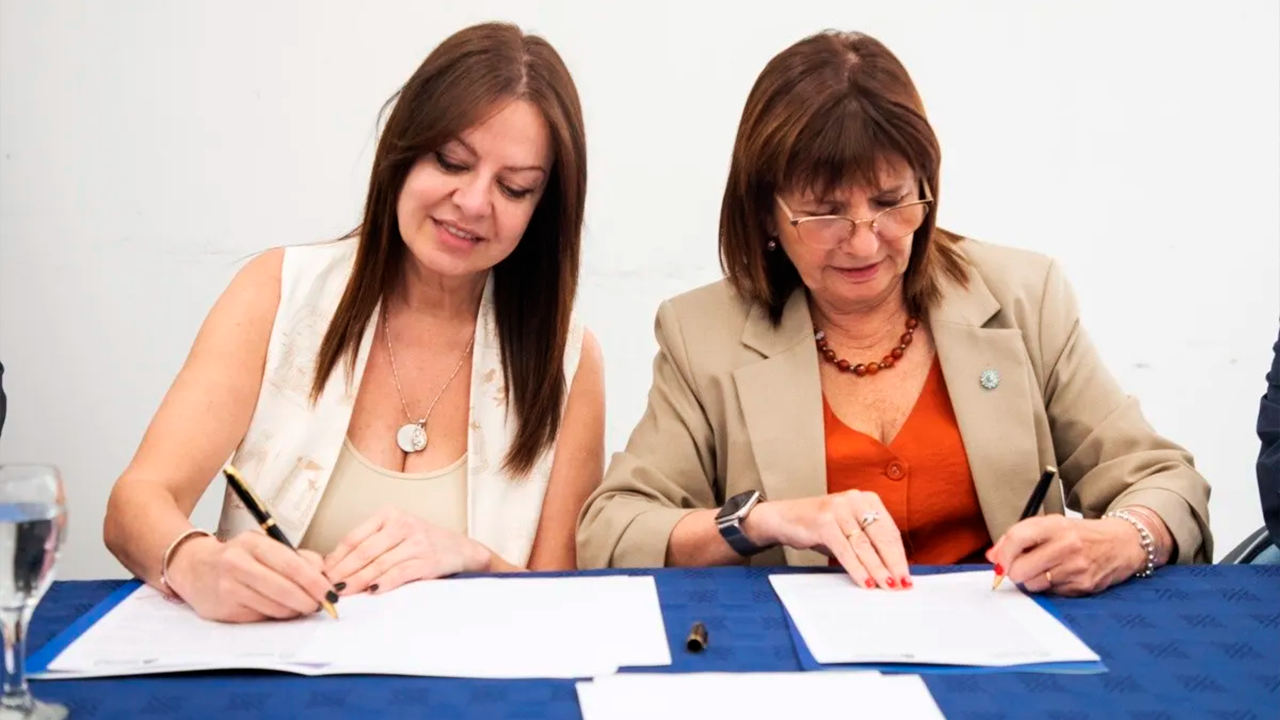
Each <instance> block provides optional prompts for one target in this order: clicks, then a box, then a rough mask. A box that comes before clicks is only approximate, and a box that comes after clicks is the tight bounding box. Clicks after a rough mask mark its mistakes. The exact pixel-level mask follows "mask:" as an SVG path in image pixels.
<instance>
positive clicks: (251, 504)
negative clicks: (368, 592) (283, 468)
mask: <svg viewBox="0 0 1280 720" xmlns="http://www.w3.org/2000/svg"><path fill="white" fill-rule="evenodd" d="M222 474H223V475H224V476H225V477H226V478H227V484H228V485H230V486H231V490H232V491H233V492H234V493H235V494H236V497H238V498H240V502H242V503H244V506H245V507H246V508H247V509H248V510H249V513H250V514H251V515H253V519H254V520H256V521H257V522H258V525H259V526H261V527H262V531H263V532H265V533H266V534H267V536H268V537H270V538H271V539H273V540H275V541H277V542H279V543H282V544H283V545H284V546H285V547H287V548H289V549H290V550H293V551H294V552H297V551H298V549H297V548H295V547H294V546H293V543H291V542H289V538H288V537H287V536H285V534H284V531H283V530H281V529H280V526H279V525H278V524H276V519H275V518H274V517H272V516H271V512H270V511H268V510H267V506H266V505H265V504H264V503H263V502H262V501H261V500H259V499H258V496H257V495H256V494H255V493H254V492H253V489H252V488H250V487H249V484H248V483H246V482H245V481H244V478H242V477H241V476H240V471H238V470H236V469H235V467H233V466H231V465H227V466H226V467H224V468H222ZM337 600H338V593H337V592H336V591H334V590H333V589H332V588H331V589H330V590H329V592H328V593H326V594H325V597H323V598H320V606H321V607H323V608H324V611H325V612H327V613H329V615H330V616H331V617H332V618H333V619H335V620H336V619H338V610H337V609H336V608H335V607H334V606H333V603H335V602H337Z"/></svg>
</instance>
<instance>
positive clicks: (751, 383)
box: [733, 291, 827, 565]
mask: <svg viewBox="0 0 1280 720" xmlns="http://www.w3.org/2000/svg"><path fill="white" fill-rule="evenodd" d="M742 342H743V344H744V345H746V346H747V347H749V348H751V349H753V350H755V351H756V352H759V353H760V354H761V355H763V356H764V357H763V359H762V360H760V361H759V362H756V363H751V364H749V365H745V366H743V367H741V368H739V369H738V370H736V371H735V372H734V374H733V379H734V384H735V386H736V387H737V389H738V397H739V399H740V401H741V403H742V414H743V418H744V420H745V423H746V426H747V434H748V435H749V437H750V440H751V450H752V453H753V454H754V455H755V460H756V467H757V469H758V470H759V472H760V483H761V485H762V486H763V488H764V495H765V498H767V499H769V500H788V499H794V498H803V497H813V496H817V495H824V494H826V492H827V466H826V448H825V445H824V443H825V431H824V429H823V423H822V387H821V382H820V380H819V377H818V359H817V358H818V355H817V350H816V349H815V347H814V345H813V323H812V320H811V319H810V315H809V306H808V304H807V303H806V301H805V294H804V293H803V292H801V291H797V292H795V293H794V294H793V295H792V296H791V299H790V300H789V301H788V302H787V305H786V307H785V309H784V310H783V315H782V322H781V323H780V325H779V326H778V327H774V326H773V325H772V323H770V322H769V319H768V316H767V315H766V314H765V313H764V312H763V311H761V310H759V309H755V310H753V311H752V313H751V315H750V316H749V317H748V318H747V325H746V328H745V330H744V331H743V336H742ZM783 553H784V554H785V556H786V559H787V563H788V564H789V565H825V564H826V562H827V559H826V557H825V556H823V555H822V554H820V553H817V552H814V551H810V550H795V549H792V548H784V549H783Z"/></svg>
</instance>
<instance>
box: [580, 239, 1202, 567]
mask: <svg viewBox="0 0 1280 720" xmlns="http://www.w3.org/2000/svg"><path fill="white" fill-rule="evenodd" d="M960 247H961V249H962V251H963V252H964V253H965V255H966V256H967V257H968V258H969V261H970V262H971V263H972V271H971V272H970V280H969V284H968V287H967V288H962V287H960V286H958V285H955V284H948V285H945V286H944V288H943V290H944V292H943V297H942V300H941V301H940V302H939V303H938V305H937V306H936V307H934V308H932V309H931V310H930V312H929V323H930V325H929V326H930V329H931V331H932V332H933V338H934V343H935V345H936V348H937V353H938V358H939V360H940V363H941V365H942V372H943V376H944V377H945V378H946V383H947V389H948V392H949V393H950V397H951V403H952V405H953V406H954V408H955V414H956V419H957V421H958V423H959V426H960V433H961V436H962V437H963V439H964V446H965V451H966V453H967V454H968V457H969V466H970V470H971V471H972V474H973V481H974V485H975V486H976V489H977V494H978V499H979V502H980V504H981V507H982V514H983V518H984V519H985V520H986V524H987V529H988V531H989V532H990V533H991V537H992V538H998V537H1000V536H1001V535H1002V534H1003V533H1004V531H1005V530H1006V529H1008V528H1009V527H1010V526H1011V525H1013V524H1014V523H1015V522H1017V521H1018V516H1019V514H1020V513H1021V512H1022V508H1023V506H1024V505H1025V504H1026V502H1027V498H1028V497H1029V496H1030V494H1031V489H1032V486H1033V485H1034V484H1035V482H1036V480H1037V479H1038V477H1039V475H1040V470H1041V469H1042V468H1043V466H1044V465H1046V464H1053V465H1056V466H1057V467H1058V469H1059V477H1060V479H1059V480H1057V481H1056V483H1055V484H1056V487H1055V488H1052V489H1051V490H1050V492H1049V495H1048V499H1047V500H1046V502H1045V511H1046V512H1050V513H1062V512H1063V499H1064V498H1065V500H1066V504H1067V505H1069V506H1070V507H1071V508H1072V509H1073V510H1077V511H1078V512H1080V513H1082V514H1083V515H1084V516H1085V517H1091V518H1092V517H1099V516H1100V515H1102V514H1103V513H1105V512H1106V511H1107V510H1109V509H1113V508H1118V507H1121V506H1125V505H1145V506H1147V507H1149V508H1151V509H1152V510H1154V511H1156V512H1157V513H1159V514H1160V516H1161V518H1163V519H1164V521H1165V523H1166V524H1167V525H1168V526H1169V530H1170V531H1171V533H1172V534H1173V536H1174V538H1175V539H1176V541H1177V544H1178V549H1179V554H1178V562H1180V563H1190V562H1209V561H1211V559H1212V553H1213V547H1212V539H1211V536H1210V531H1209V485H1208V483H1207V482H1206V481H1205V479H1204V478H1203V477H1201V475H1200V474H1199V473H1198V472H1196V470H1195V467H1194V464H1193V460H1192V457H1191V455H1190V454H1189V453H1187V451H1185V450H1184V449H1182V448H1181V447H1179V446H1178V445H1175V444H1174V443H1172V442H1170V441H1169V440H1167V439H1165V438H1163V437H1161V436H1160V435H1157V434H1156V433H1155V431H1154V430H1153V429H1152V428H1151V426H1150V425H1149V424H1148V423H1147V421H1146V420H1145V419H1144V417H1143V415H1142V413H1141V411H1140V410H1139V407H1138V401H1137V400H1136V399H1134V398H1132V397H1129V396H1127V395H1125V393H1124V392H1123V391H1122V390H1121V388H1120V387H1119V385H1118V384H1117V383H1116V381H1115V379H1114V378H1113V377H1112V376H1111V375H1110V374H1109V373H1108V372H1107V369H1106V368H1105V367H1103V365H1102V362H1101V360H1100V359H1099V357H1098V353H1097V351H1096V350H1095V349H1094V347H1093V345H1092V344H1091V342H1090V340H1089V337H1088V335H1087V334H1086V333H1085V330H1084V328H1083V327H1081V325H1080V317H1079V312H1078V308H1077V305H1076V300H1075V296H1074V294H1073V292H1072V289H1071V287H1070V285H1069V283H1068V282H1067V279H1066V277H1065V276H1064V275H1063V273H1062V271H1061V269H1060V268H1059V267H1058V266H1057V264H1056V263H1054V262H1053V261H1052V260H1050V259H1049V258H1047V257H1044V256H1042V255H1038V254H1035V253H1031V252H1027V251H1023V250H1016V249H1012V248H1005V247H999V246H996V245H990V244H983V243H979V242H977V241H974V240H964V241H962V242H961V245H960ZM656 333H657V339H658V347H659V350H658V355H657V358H656V360H655V361H654V366H653V385H652V387H651V389H650V392H649V404H648V408H647V410H646V411H645V414H644V416H643V417H642V418H641V420H640V423H639V425H637V427H636V428H635V430H634V431H633V433H632V435H631V438H630V440H629V442H628V443H627V447H626V449H625V450H624V451H623V452H620V453H617V454H616V455H615V456H614V457H613V459H612V461H611V463H610V466H609V469H608V471H607V472H606V474H605V478H604V482H603V483H602V485H601V487H600V488H599V489H598V490H597V491H596V492H594V493H593V494H592V495H591V497H590V498H589V499H588V500H587V503H586V505H585V506H584V508H583V511H582V514H581V516H580V518H579V528H578V561H579V564H580V565H581V566H583V567H586V568H595V567H660V566H662V565H663V564H664V563H665V558H666V549H667V542H668V538H669V536H670V534H671V530H672V528H673V527H675V525H676V523H677V522H679V520H680V519H681V518H682V517H683V516H684V515H685V514H687V513H689V512H691V511H692V510H694V509H698V508H714V507H718V506H720V505H721V504H723V502H724V500H725V499H726V498H728V497H732V496H733V495H735V494H737V493H740V492H744V491H746V490H761V491H763V492H764V494H765V497H766V498H769V499H771V500H784V499H790V498H802V497H810V496H816V495H822V494H825V493H826V449H825V445H824V442H825V440H824V434H823V415H822V388H821V384H820V380H819V375H818V354H817V349H816V347H815V344H814V338H813V324H812V321H811V319H810V316H809V309H808V303H807V302H806V299H805V293H804V292H803V291H797V292H796V293H795V295H794V296H792V297H791V298H790V300H789V301H788V303H787V305H786V307H785V310H784V312H783V316H782V321H781V324H780V325H778V326H777V327H774V326H773V325H772V324H771V323H770V322H769V320H768V317H767V315H766V314H765V312H764V310H763V309H762V308H759V307H757V306H751V305H748V304H747V303H744V302H743V301H742V300H741V299H740V298H739V297H738V296H737V295H736V294H735V293H734V292H733V290H732V289H731V288H730V287H729V285H728V284H727V283H725V282H724V281H721V282H718V283H715V284H712V285H708V286H705V287H702V288H699V289H696V290H693V291H691V292H688V293H685V294H683V295H680V296H678V297H675V298H673V299H670V300H667V301H665V302H663V303H662V305H661V307H660V308H659V310H658V316H657V322H656ZM985 370H995V371H996V372H997V373H999V378H1000V381H999V383H998V385H996V387H995V388H993V389H990V390H988V389H984V387H983V386H982V384H980V383H979V377H980V376H981V375H982V373H983V372H984V371H985ZM752 562H753V564H758V565H764V564H781V563H783V562H785V563H788V564H791V565H821V564H825V563H826V562H827V559H826V557H825V556H822V555H820V554H818V553H816V552H813V551H798V550H793V549H790V548H786V549H780V548H775V549H772V550H769V551H767V552H765V553H761V554H759V555H757V556H755V557H754V558H753V559H752Z"/></svg>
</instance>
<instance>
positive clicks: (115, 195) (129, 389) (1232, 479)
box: [0, 0, 1280, 578]
mask: <svg viewBox="0 0 1280 720" xmlns="http://www.w3.org/2000/svg"><path fill="white" fill-rule="evenodd" d="M488 19H506V20H511V21H515V22H517V23H519V24H521V25H522V26H523V27H525V28H526V29H527V30H531V31H535V32H538V33H541V34H544V36H546V37H547V38H548V39H550V40H551V41H552V42H553V43H554V44H555V45H556V46H557V48H558V49H559V50H560V52H561V53H562V54H563V56H564V58H565V60H566V62H567V63H568V65H569V67H570V69H571V70H572V71H573V73H574V75H575V77H576V80H577V82H578V84H579V89H580V92H581V94H582V97H583V102H584V104H585V111H586V119H587V132H588V138H589V156H590V191H589V198H588V225H589V232H588V237H587V240H586V251H585V252H586V258H585V268H584V272H583V288H582V296H581V312H582V314H583V315H584V316H585V318H586V320H587V321H588V322H589V323H590V325H591V326H592V327H593V328H594V330H595V332H596V333H597V334H598V336H599V338H600V341H601V343H602V345H603V347H604V352H605V356H606V362H607V368H606V369H607V374H608V400H609V427H608V443H609V449H610V451H612V450H615V449H618V448H619V447H621V446H622V444H623V443H624V442H625V440H626V437H627V434H628V432H629V429H630V427H631V426H632V424H633V423H634V422H635V421H636V420H637V419H638V418H639V416H640V414H641V412H642V411H643V408H644V402H645V394H646V391H647V388H648V383H649V380H650V363H651V361H652V356H653V352H654V350H655V348H656V345H655V343H654V341H653V335H652V323H653V314H654V311H655V310H656V308H657V304H658V302H659V301H660V300H661V299H662V298H664V297H667V296H669V295H672V294H675V293H677V292H680V291H682V290H685V289H688V288H690V287H693V286H695V285H698V284H701V283H704V282H708V281H711V280H714V279H716V278H717V277H718V266H717V261H716V250H715V237H716V222H717V215H718V209H719V199H720V194H721V191H722V187H723V185H722V184H723V182H724V178H725V171H726V168H727V164H728V158H729V153H730V148H731V145H732V141H733V136H734V132H735V128H736V125H737V121H738V116H739V113H740V111H741V108H742V105H743V102H744V101H745V98H746V95H747V91H748V89H749V87H750V85H751V83H752V82H753V81H754V79H755V76H756V74H757V73H758V72H759V71H760V69H761V68H762V67H763V66H764V64H765V62H766V61H767V60H768V59H769V58H770V57H771V56H772V55H774V54H775V53H777V52H779V51H781V50H782V49H783V48H784V47H786V46H787V45H788V44H790V43H791V42H793V41H795V40H797V39H799V38H800V37H802V36H804V35H806V34H808V33H810V32H813V31H816V30H819V29H822V28H826V27H838V28H842V29H859V30H863V31H866V32H869V33H871V34H873V35H875V36H877V37H879V38H880V39H882V40H883V41H884V42H886V43H887V44H888V45H889V46H890V48H891V49H893V50H894V51H895V52H896V53H897V54H898V55H899V56H900V57H901V58H902V60H903V61H904V62H905V63H906V65H907V66H908V68H909V69H910V70H911V72H912V73H913V75H914V77H915V79H916V81H917V83H918V85H919V87H920V89H921V92H922V94H923V96H924V98H925V102H926V104H927V107H928V110H929V112H930V114H931V119H932V120H933V122H934V123H935V125H936V127H937V131H938V133H939V135H940V136H941V140H942V145H943V149H944V174H943V188H942V198H943V202H942V204H941V207H940V213H941V218H942V221H943V223H944V224H945V225H947V226H949V227H950V228H952V229H954V230H957V231H960V232H963V233H966V234H969V235H971V236H974V237H979V238H982V239H985V240H987V241H991V242H998V243H1004V244H1009V245H1016V246H1021V247H1026V248H1032V249H1035V250H1038V251H1042V252H1045V253H1049V254H1052V255H1054V256H1056V257H1058V258H1060V259H1061V260H1062V262H1063V263H1064V265H1065V267H1066V269H1067V270H1068V272H1069V273H1070V275H1071V276H1072V278H1073V279H1074V281H1075V284H1076V287H1077V291H1078V292H1079V294H1080V298H1081V303H1082V306H1083V313H1084V318H1085V322H1086V324H1087V326H1088V327H1089V329H1090V330H1091V332H1092V333H1093V335H1094V336H1095V339H1096V341H1097V344H1098V345H1099V347H1100V349H1101V352H1102V353H1103V355H1104V358H1105V360H1106V361H1107V362H1108V364H1109V365H1110V366H1111V368H1112V369H1113V370H1114V372H1115V373H1116V374H1117V375H1118V376H1119V378H1120V379H1121V381H1122V383H1123V384H1124V385H1125V387H1126V388H1127V389H1128V390H1129V391H1131V392H1133V393H1135V394H1136V395H1138V396H1139V397H1140V398H1141V399H1142V400H1143V403H1144V407H1145V409H1146V411H1147V413H1148V415H1149V417H1150V419H1151V421H1152V422H1153V424H1154V425H1155V427H1156V428H1157V429H1158V430H1159V431H1161V432H1163V433H1165V434H1167V435H1169V436H1171V437H1172V438H1174V439H1176V440H1177V441H1179V442H1182V443H1183V444H1185V445H1187V446H1188V447H1189V448H1190V449H1191V450H1192V451H1193V452H1194V453H1195V455H1196V456H1197V458H1198V462H1199V465H1200V467H1201V469H1202V471H1203V472H1204V473H1205V474H1206V475H1207V476H1208V477H1209V478H1210V480H1211V482H1212V483H1213V485H1214V490H1213V498H1212V512H1213V526H1214V531H1215V534H1216V536H1217V538H1218V555H1219V556H1221V555H1222V554H1223V553H1224V552H1225V551H1226V550H1227V549H1229V548H1230V547H1231V546H1233V545H1234V544H1235V543H1236V542H1237V541H1239V540H1240V539H1241V538H1242V537H1243V536H1244V535H1245V534H1247V533H1248V532H1249V531H1250V530H1252V529H1253V528H1256V527H1258V526H1259V525H1260V524H1261V514H1260V511H1259V509H1258V493H1257V487H1256V484H1255V479H1254V474H1253V463H1254V460H1255V458H1256V455H1257V450H1258V442H1257V439H1256V436H1255V435H1254V429H1253V424H1254V421H1255V419H1256V416H1257V408H1258V404H1257V400H1258V397H1259V395H1260V394H1261V392H1262V391H1263V389H1264V381H1263V375H1264V373H1265V371H1266V369H1267V367H1268V365H1269V362H1270V357H1271V355H1270V350H1271V343H1272V342H1273V341H1274V340H1275V338H1276V331H1277V319H1278V317H1280V300H1278V297H1280V240H1278V239H1280V208H1278V205H1280V170H1278V169H1280V9H1278V6H1277V3H1275V2H1274V0H1233V1H1232V2H1230V3H1210V2H1207V1H1201V2H1194V3H1192V2H1125V3H1110V2H1097V1H1090V2H1075V3H1053V4H1050V3H1038V2H1026V1H1025V0H1014V1H1010V2H994V1H992V2H936V3H925V2H893V3H888V2H867V1H865V0H842V1H840V2H836V1H834V0H827V1H825V2H799V1H796V0H793V1H791V2H787V3H774V2H768V3H766V2H756V3H752V4H743V3H734V6H733V9H732V10H730V9H729V6H728V4H727V3H726V4H725V5H723V6H722V5H721V4H720V3H695V2H688V1H687V0H685V1H682V2H657V1H652V0H651V1H649V2H643V3H632V4H628V5H626V6H619V5H617V4H614V3H586V2H580V3H570V2H499V1H497V0H474V1H471V2H465V3H444V2H421V1H419V0H400V1H395V2H392V1H382V2H373V3H356V2H354V1H349V2H338V1H335V0H329V1H325V2H311V1H308V2H303V1H302V0H295V1H289V2H286V1H283V0H273V1H258V0H253V1H250V0H234V1H227V0H224V1H222V2H216V3H215V2H194V1H191V0H187V1H184V2H175V1H172V0H145V1H144V0H132V1H128V2H126V1H124V0H116V1H114V2H106V1H103V0H81V1H79V2H75V1H71V0H0V361H2V362H3V363H4V365H5V367H6V370H7V371H6V373H5V384H6V390H7V391H8V393H9V395H10V404H9V419H8V422H7V424H6V426H5V429H4V437H3V443H2V444H0V460H4V461H14V460H19V459H30V460H37V461H49V462H55V463H57V464H59V465H60V466H61V467H62V469H63V471H64V474H65V477H66V481H67V484H68V490H69V493H70V505H71V507H70V512H71V516H72V528H73V530H72V535H71V539H70V544H69V547H68V552H67V555H66V559H65V565H64V569H63V571H62V573H61V574H62V577H67V578H89V577H106V576H119V575H122V574H123V569H122V568H121V567H120V566H119V565H117V564H116V563H115V561H114V559H113V558H112V557H111V556H110V555H109V554H108V553H107V552H106V550H105V549H104V548H103V547H102V542H101V521H102V515H103V508H104V505H105V501H106V497H107V493H108V491H109V489H110V487H111V484H112V482H113V481H114V480H115V478H116V476H117V475H118V473H119V472H120V471H121V470H122V469H123V468H124V467H125V465H126V464H127V463H128V461H129V458H130V457H131V455H132V453H133V451H134V448H135V447H136V445H137V443H138V441H139V439H140V437H141V434H142V432H143V429H144V428H145V426H146V424H147V422H148V421H149V419H150V416H151V413H152V412H153V411H154V409H155V407H156V405H157V404H158V402H159V401H160V399H161V397H162V395H163V394H164V392H165V390H166V389H167V387H168V384H169V382H170V381H171V379H172V377H173V376H174V374H175V373H176V372H177V370H178V368H179V366H180V364H181V363H182V360H183V358H184V356H185V353H186V351H187V349H188V346H189V343H190V342H191V340H192V339H193V337H194V335H195V332H196V330H197V328H198V326H199V324H200V322H201V320H202V319H203V317H204V314H205V313H206V312H207V310H208V308H209V307H210V305H211V304H212V302H213V300H214V298H215V297H216V295H217V294H218V293H219V292H220V291H221V290H222V289H223V287H224V286H225V285H226V283H227V282H228V281H229V279H230V278H231V276H232V274H233V273H234V271H235V270H236V268H237V267H238V266H239V263H240V262H241V260H242V259H243V257H244V256H245V255H247V254H249V253H253V252H255V251H257V250H260V249H263V248H265V247H267V246H270V245H274V244H277V243H301V242H310V241H314V240H317V239H322V238H329V237H333V236H336V235H338V234H341V233H343V232H345V231H346V230H347V229H349V228H350V227H351V226H352V225H354V224H355V222H356V221H357V219H358V217H359V211H360V203H361V201H362V198H363V196H364V190H365V182H366V179H367V177H366V173H367V169H368V165H369V162H370V159H371V155H372V152H373V147H374V139H375V138H374V127H375V125H374V124H375V119H376V112H377V110H378V108H379V107H380V106H381V104H382V102H383V101H384V100H385V99H386V98H387V97H388V96H389V94H390V93H391V92H392V91H393V90H394V89H395V88H396V87H397V86H398V85H399V84H400V83H401V82H403V81H404V80H405V79H406V78H407V77H408V76H409V75H410V74H411V73H412V72H413V70H414V69H415V68H416V67H417V65H418V63H419V62H420V61H421V60H422V58H423V57H424V56H425V55H426V54H427V53H428V52H429V51H430V50H431V48H432V47H433V46H434V45H435V44H436V43H438V42H439V41H440V40H442V39H443V38H444V37H446V36H447V35H448V34H450V33H452V32H454V31H456V30H458V29H460V28H461V27H463V26H465V25H468V24H471V23H473V22H478V21H482V20H488ZM216 496H220V492H217V493H209V494H207V495H206V497H205V499H204V501H202V503H201V505H200V506H199V508H198V509H197V514H196V520H197V522H199V523H202V524H204V525H206V526H209V525H211V524H212V523H213V521H214V519H215V517H216V515H215V513H216V510H217V508H216V506H215V504H214V499H215V497H216Z"/></svg>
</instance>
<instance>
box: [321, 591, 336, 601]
mask: <svg viewBox="0 0 1280 720" xmlns="http://www.w3.org/2000/svg"><path fill="white" fill-rule="evenodd" d="M324 599H325V600H328V601H329V602H331V603H336V602H338V593H336V592H334V591H332V590H330V591H329V592H327V593H325V594H324Z"/></svg>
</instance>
